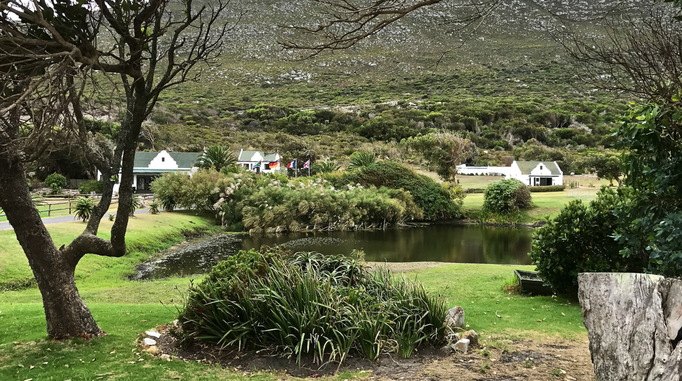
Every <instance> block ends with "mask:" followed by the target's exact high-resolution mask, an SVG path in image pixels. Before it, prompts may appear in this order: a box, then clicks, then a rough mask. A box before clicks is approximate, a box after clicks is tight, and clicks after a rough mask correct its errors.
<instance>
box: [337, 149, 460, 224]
mask: <svg viewBox="0 0 682 381" xmlns="http://www.w3.org/2000/svg"><path fill="white" fill-rule="evenodd" d="M326 178H327V179H329V181H330V182H331V183H332V184H334V186H336V187H342V186H347V185H353V184H360V185H362V186H370V185H373V186H375V187H387V188H394V189H401V188H402V189H404V190H406V191H408V192H410V194H411V195H412V198H413V199H414V202H415V204H417V206H418V207H420V208H421V209H422V210H423V211H424V219H426V220H442V219H452V218H459V217H461V216H462V213H461V208H462V200H461V198H460V197H458V198H453V196H452V193H451V191H450V189H449V188H448V187H447V186H444V185H441V184H438V183H436V182H435V181H433V180H432V179H431V178H429V177H427V176H424V175H418V174H416V173H415V172H414V171H412V170H411V169H409V168H407V167H405V166H404V165H402V164H400V163H397V162H395V161H379V162H376V163H374V164H371V165H369V166H366V167H362V168H358V169H356V170H354V171H349V172H345V173H343V174H339V175H337V176H327V177H326ZM462 197H463V195H462Z"/></svg>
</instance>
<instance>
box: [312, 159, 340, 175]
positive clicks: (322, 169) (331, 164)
mask: <svg viewBox="0 0 682 381" xmlns="http://www.w3.org/2000/svg"><path fill="white" fill-rule="evenodd" d="M339 168H341V166H340V165H339V164H338V163H336V162H335V161H323V162H321V163H315V164H314V165H313V172H315V173H331V172H334V171H338V170H339Z"/></svg>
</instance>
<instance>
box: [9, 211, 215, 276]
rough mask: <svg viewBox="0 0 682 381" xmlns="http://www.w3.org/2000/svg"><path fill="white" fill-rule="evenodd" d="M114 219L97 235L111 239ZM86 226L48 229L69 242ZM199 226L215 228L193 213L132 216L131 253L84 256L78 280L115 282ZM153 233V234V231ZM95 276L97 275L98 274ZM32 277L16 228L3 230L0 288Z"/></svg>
mask: <svg viewBox="0 0 682 381" xmlns="http://www.w3.org/2000/svg"><path fill="white" fill-rule="evenodd" d="M112 224H113V222H111V221H109V220H108V219H103V220H102V223H101V225H100V229H99V233H98V235H99V236H100V237H104V238H107V239H108V238H109V237H110V229H111V225H112ZM84 228H85V223H83V222H66V223H59V224H51V225H47V230H48V231H49V233H50V235H51V236H52V239H53V241H54V242H55V244H56V245H57V246H61V245H64V244H68V243H69V242H71V241H72V240H73V239H74V238H75V237H76V236H78V234H80V233H81V232H82V231H83V229H84ZM197 228H203V229H212V228H213V225H212V221H211V219H207V218H204V217H199V216H193V215H191V214H186V213H181V212H176V213H161V214H157V215H152V214H140V215H138V216H136V217H134V218H131V219H130V224H129V225H128V232H127V235H126V243H127V246H128V251H129V254H127V255H126V256H125V257H123V258H119V259H111V258H106V257H100V256H96V255H87V256H85V257H84V258H83V259H82V260H81V261H80V263H79V264H78V267H77V268H76V279H77V280H84V281H86V282H93V281H95V282H96V283H107V282H113V283H116V282H118V281H120V278H121V276H122V274H124V275H125V274H128V273H129V272H130V271H132V268H133V267H134V266H135V265H136V264H138V263H140V262H141V261H142V260H143V259H145V258H146V257H147V256H148V255H149V253H151V252H156V251H159V250H161V249H164V248H166V247H168V246H170V245H173V244H175V243H177V242H178V241H179V240H181V239H182V234H181V231H183V230H194V229H197ZM150 232H153V234H150ZM95 275H96V276H95ZM32 278H33V274H32V272H31V269H30V268H29V266H28V260H27V259H26V256H25V255H24V253H23V251H22V249H21V246H20V245H19V242H18V241H17V240H16V236H15V234H14V230H2V231H0V290H2V289H7V288H15V287H16V285H23V284H26V282H27V281H29V280H31V279H32Z"/></svg>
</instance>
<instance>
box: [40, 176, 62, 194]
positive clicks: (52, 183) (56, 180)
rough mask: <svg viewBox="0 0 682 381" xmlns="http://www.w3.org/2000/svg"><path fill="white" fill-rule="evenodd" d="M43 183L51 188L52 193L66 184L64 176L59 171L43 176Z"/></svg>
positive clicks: (58, 190)
mask: <svg viewBox="0 0 682 381" xmlns="http://www.w3.org/2000/svg"><path fill="white" fill-rule="evenodd" d="M45 184H47V186H48V187H50V189H51V190H52V194H57V193H60V192H61V191H62V188H64V187H65V186H66V177H64V176H62V175H60V174H59V173H52V174H50V175H48V176H47V177H46V178H45Z"/></svg>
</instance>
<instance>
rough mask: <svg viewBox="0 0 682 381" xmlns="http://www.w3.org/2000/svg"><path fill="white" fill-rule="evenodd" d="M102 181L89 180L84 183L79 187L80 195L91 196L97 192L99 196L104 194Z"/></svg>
mask: <svg viewBox="0 0 682 381" xmlns="http://www.w3.org/2000/svg"><path fill="white" fill-rule="evenodd" d="M102 187H103V184H102V181H98V180H88V181H83V182H82V183H81V185H79V186H78V193H80V194H84V195H85V194H90V193H91V192H95V193H97V194H102Z"/></svg>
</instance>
